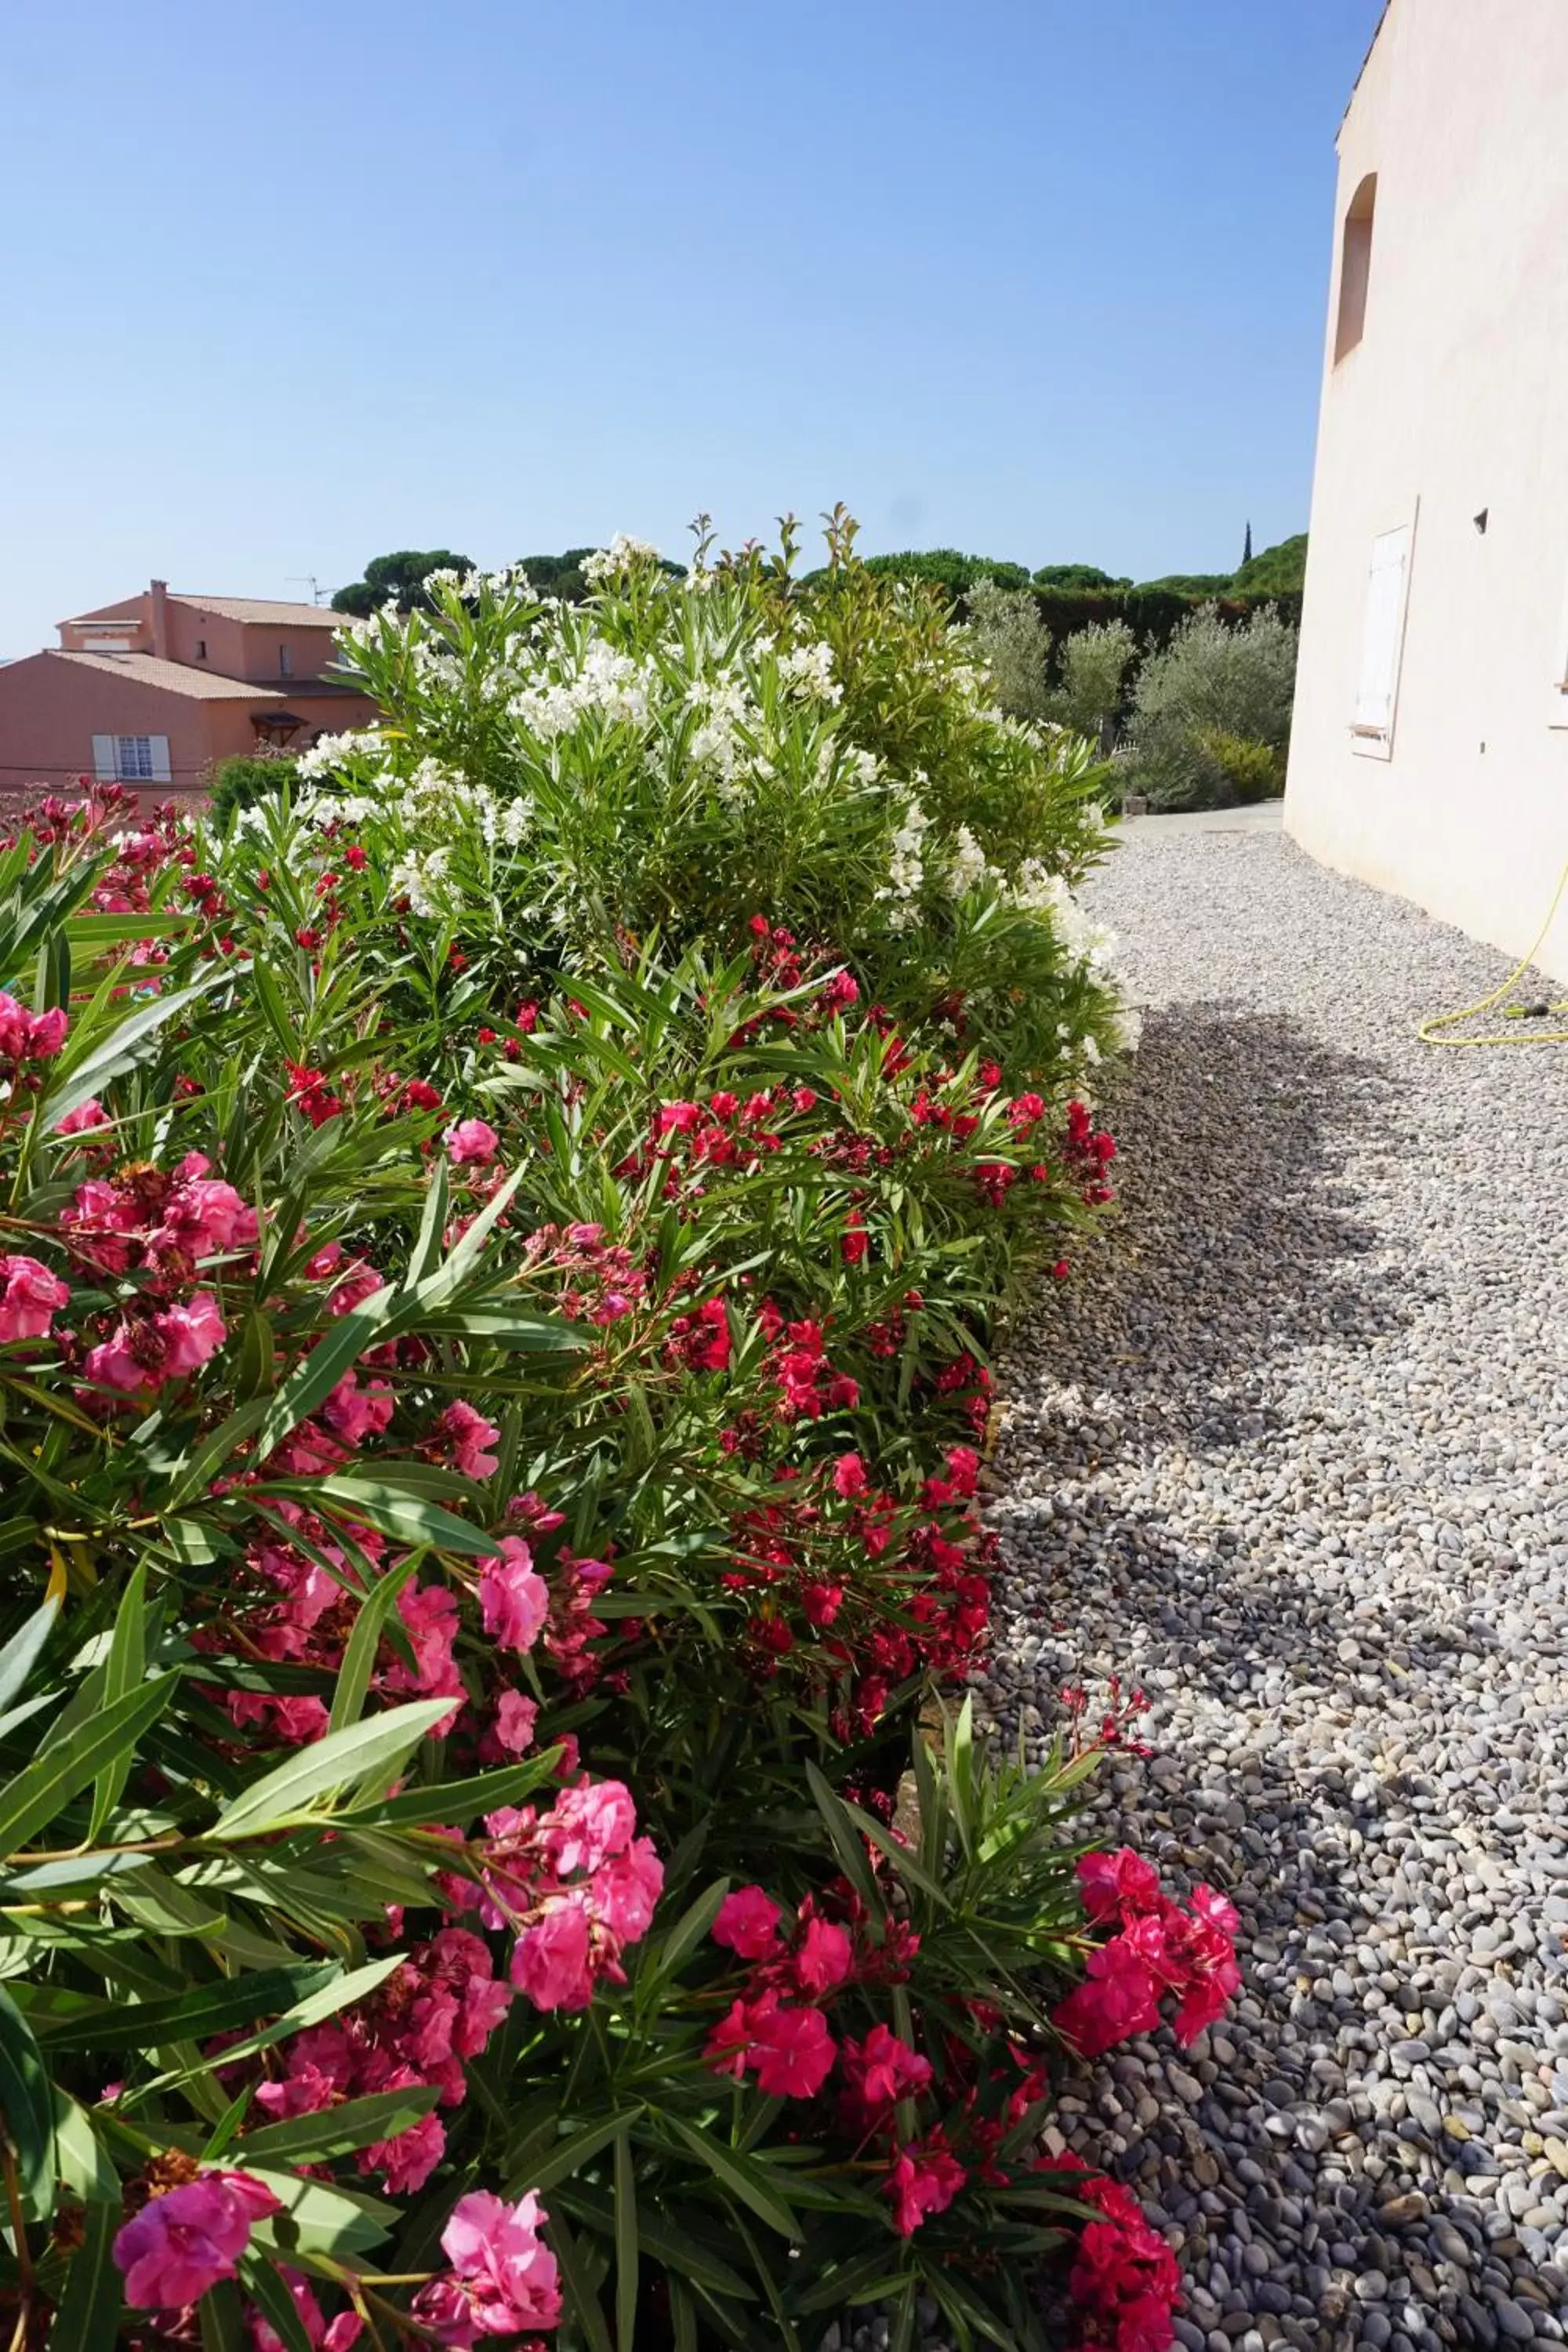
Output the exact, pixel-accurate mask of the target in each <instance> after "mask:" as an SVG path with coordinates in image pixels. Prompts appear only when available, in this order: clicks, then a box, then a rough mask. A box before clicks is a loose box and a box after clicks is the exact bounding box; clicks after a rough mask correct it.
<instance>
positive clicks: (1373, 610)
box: [1351, 522, 1411, 760]
mask: <svg viewBox="0 0 1568 2352" xmlns="http://www.w3.org/2000/svg"><path fill="white" fill-rule="evenodd" d="M1410 538H1411V525H1410V524H1409V523H1407V522H1404V523H1401V524H1400V525H1399V527H1398V529H1397V530H1385V531H1382V532H1380V533H1379V535H1378V536H1377V538H1376V539H1374V540H1373V542H1372V565H1371V568H1370V570H1369V572H1368V573H1367V582H1366V607H1365V613H1364V615H1363V622H1362V640H1361V683H1360V686H1359V687H1358V688H1357V689H1356V700H1355V718H1354V719H1353V721H1352V727H1351V733H1352V737H1353V738H1354V745H1355V749H1356V750H1357V751H1367V752H1370V753H1372V754H1373V757H1374V758H1378V759H1384V760H1386V759H1388V758H1389V757H1390V756H1391V754H1392V752H1393V749H1394V710H1395V707H1396V705H1397V703H1398V700H1399V664H1400V656H1401V653H1402V650H1403V646H1404V641H1405V595H1406V593H1407V590H1408V588H1409V583H1410Z"/></svg>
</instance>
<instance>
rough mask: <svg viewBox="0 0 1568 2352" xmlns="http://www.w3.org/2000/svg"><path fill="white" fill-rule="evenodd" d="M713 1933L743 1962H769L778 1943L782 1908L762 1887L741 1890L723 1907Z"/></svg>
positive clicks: (744, 1887)
mask: <svg viewBox="0 0 1568 2352" xmlns="http://www.w3.org/2000/svg"><path fill="white" fill-rule="evenodd" d="M709 1933H710V1935H711V1937H712V1938H713V1941H714V1942H715V1943H716V1944H722V1945H723V1946H724V1948H725V1949H726V1950H727V1951H731V1952H733V1953H734V1954H735V1955H736V1957H737V1958H740V1959H742V1960H761V1959H765V1958H767V1956H768V1954H769V1953H770V1952H772V1951H773V1948H774V1947H775V1945H776V1944H777V1942H778V1935H779V1906H778V1905H777V1904H776V1903H774V1902H773V1900H772V1899H771V1897H770V1896H768V1895H764V1894H763V1890H762V1888H761V1887H760V1886H739V1887H737V1888H736V1890H735V1892H734V1894H733V1895H726V1896H725V1897H724V1900H723V1901H722V1903H721V1904H720V1906H719V1910H718V1914H717V1916H716V1917H715V1918H714V1921H713V1925H712V1927H710V1930H709Z"/></svg>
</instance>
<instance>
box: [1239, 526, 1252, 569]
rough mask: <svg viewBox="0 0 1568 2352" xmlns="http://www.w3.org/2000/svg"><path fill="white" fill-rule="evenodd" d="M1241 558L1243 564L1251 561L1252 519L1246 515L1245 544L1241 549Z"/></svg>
mask: <svg viewBox="0 0 1568 2352" xmlns="http://www.w3.org/2000/svg"><path fill="white" fill-rule="evenodd" d="M1241 560H1242V562H1243V563H1244V564H1247V563H1250V562H1251V561H1252V519H1251V517H1250V516H1248V518H1247V545H1246V546H1245V547H1244V548H1243V549H1242V551H1241Z"/></svg>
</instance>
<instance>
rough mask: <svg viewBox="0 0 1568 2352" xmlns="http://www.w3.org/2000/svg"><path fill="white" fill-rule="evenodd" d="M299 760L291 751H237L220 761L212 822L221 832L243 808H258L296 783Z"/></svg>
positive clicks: (214, 781)
mask: <svg viewBox="0 0 1568 2352" xmlns="http://www.w3.org/2000/svg"><path fill="white" fill-rule="evenodd" d="M297 773H298V762H297V761H296V759H295V758H293V757H292V756H291V755H290V754H289V752H287V751H253V752H249V753H245V752H237V753H236V755H235V757H234V758H233V759H230V760H219V761H217V762H216V765H215V766H214V769H213V772H212V798H211V800H210V801H209V803H208V804H207V814H208V821H209V823H210V824H212V826H213V828H214V830H215V831H216V832H219V833H221V832H222V831H223V830H224V829H225V827H226V825H227V824H228V823H229V821H230V820H231V818H232V817H233V816H234V815H235V814H236V813H237V811H238V810H240V809H247V808H254V807H255V805H256V803H258V801H261V800H267V799H270V798H271V797H272V796H273V795H274V794H275V793H280V792H282V791H283V789H284V787H285V786H286V785H288V784H291V783H292V782H294V779H295V776H296V774H297Z"/></svg>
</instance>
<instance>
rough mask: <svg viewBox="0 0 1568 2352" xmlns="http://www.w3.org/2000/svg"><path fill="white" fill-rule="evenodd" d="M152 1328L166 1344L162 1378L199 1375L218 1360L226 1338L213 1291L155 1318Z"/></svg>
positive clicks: (166, 1310)
mask: <svg viewBox="0 0 1568 2352" xmlns="http://www.w3.org/2000/svg"><path fill="white" fill-rule="evenodd" d="M153 1329H154V1330H155V1331H156V1332H157V1334H158V1337H159V1338H160V1339H162V1341H163V1370H162V1373H161V1375H160V1377H161V1378H162V1379H163V1380H166V1381H175V1380H181V1379H183V1378H184V1375H185V1374H186V1373H187V1372H195V1371H199V1370H201V1367H202V1366H203V1365H204V1364H205V1362H206V1361H207V1360H208V1359H209V1357H212V1356H216V1353H217V1351H218V1349H220V1348H221V1347H222V1345H223V1343H224V1339H225V1338H226V1328H225V1325H224V1319H223V1316H222V1314H221V1313H220V1312H219V1309H218V1303H217V1300H216V1298H215V1297H213V1294H212V1292H211V1291H210V1290H198V1291H197V1292H196V1293H195V1296H194V1297H191V1298H188V1299H186V1301H185V1302H184V1305H183V1306H180V1307H164V1308H163V1311H162V1312H161V1313H160V1314H157V1315H154V1316H153Z"/></svg>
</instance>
